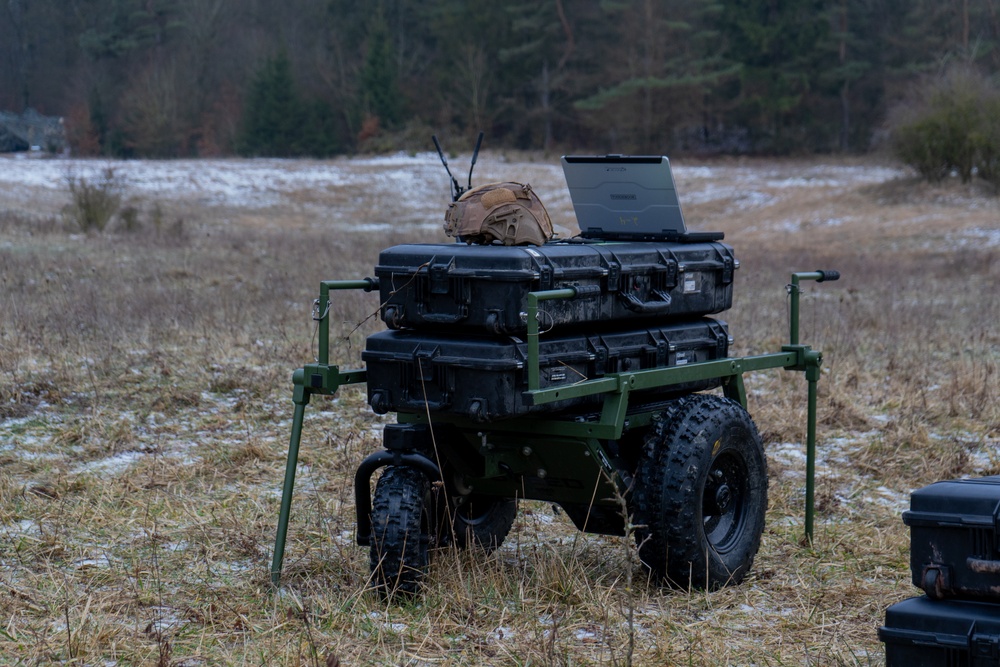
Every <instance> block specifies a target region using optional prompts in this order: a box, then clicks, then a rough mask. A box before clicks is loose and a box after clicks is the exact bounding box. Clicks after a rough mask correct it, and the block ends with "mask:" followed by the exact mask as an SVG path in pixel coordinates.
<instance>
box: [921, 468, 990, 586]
mask: <svg viewBox="0 0 1000 667" xmlns="http://www.w3.org/2000/svg"><path fill="white" fill-rule="evenodd" d="M903 523H905V524H906V525H907V526H909V527H910V570H911V573H912V575H913V585H914V586H916V587H917V588H920V589H923V591H924V592H925V593H927V595H928V596H930V597H932V598H935V599H942V598H962V599H983V600H992V601H995V602H1000V476H993V477H982V478H979V479H959V480H953V481H947V482H937V483H934V484H931V485H929V486H925V487H924V488H922V489H917V490H916V491H914V492H913V493H912V494H910V509H909V510H908V511H906V512H903Z"/></svg>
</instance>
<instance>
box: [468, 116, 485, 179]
mask: <svg viewBox="0 0 1000 667" xmlns="http://www.w3.org/2000/svg"><path fill="white" fill-rule="evenodd" d="M482 145H483V132H482V130H480V131H479V136H478V137H477V138H476V150H474V151H472V164H470V165H469V188H468V189H469V190H471V189H472V170H473V169H475V167H476V159H477V158H478V157H479V147H480V146H482Z"/></svg>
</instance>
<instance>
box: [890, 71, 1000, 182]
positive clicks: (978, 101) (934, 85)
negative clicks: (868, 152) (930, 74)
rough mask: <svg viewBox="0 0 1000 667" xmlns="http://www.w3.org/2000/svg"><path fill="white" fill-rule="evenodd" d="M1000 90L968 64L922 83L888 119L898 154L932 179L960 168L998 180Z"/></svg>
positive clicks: (967, 175) (966, 176)
mask: <svg viewBox="0 0 1000 667" xmlns="http://www.w3.org/2000/svg"><path fill="white" fill-rule="evenodd" d="M998 112H1000V89H998V88H997V86H996V84H994V83H993V82H992V81H991V80H990V79H989V78H987V77H986V76H983V75H982V74H980V73H978V72H976V71H975V70H972V69H971V68H968V67H961V66H959V67H952V68H951V69H949V70H947V71H945V72H944V73H943V74H941V75H938V76H936V77H934V78H931V79H927V80H925V81H924V82H923V83H921V84H919V85H918V86H917V87H916V88H915V90H914V91H913V92H912V94H911V95H910V96H909V99H907V100H905V101H904V103H903V104H901V105H900V106H899V107H898V108H897V109H896V110H895V112H894V113H893V114H892V117H891V119H890V128H891V134H892V146H893V149H894V151H895V153H896V155H897V156H898V157H899V158H900V159H901V160H902V161H903V162H905V163H906V164H908V165H910V166H912V167H913V168H914V169H916V170H917V172H919V173H920V175H921V176H922V177H924V178H925V179H927V180H929V181H940V180H941V179H943V178H945V177H946V176H948V175H950V174H951V173H953V172H955V173H957V174H958V175H959V176H960V177H961V179H962V182H964V183H968V182H969V181H971V180H972V178H973V176H974V175H976V174H978V175H980V176H983V177H984V178H987V179H988V180H990V181H991V182H993V183H994V184H996V183H997V178H998V173H997V172H998V171H1000V162H998V160H1000V113H998Z"/></svg>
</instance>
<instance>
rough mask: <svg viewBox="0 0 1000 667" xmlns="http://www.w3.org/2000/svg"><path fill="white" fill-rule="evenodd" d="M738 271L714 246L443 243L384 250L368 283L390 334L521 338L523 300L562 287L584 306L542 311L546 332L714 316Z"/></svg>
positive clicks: (557, 304)
mask: <svg viewBox="0 0 1000 667" xmlns="http://www.w3.org/2000/svg"><path fill="white" fill-rule="evenodd" d="M738 266H739V263H738V262H737V261H736V258H735V257H734V256H733V249H732V248H731V247H729V246H728V245H726V244H724V243H717V242H704V243H668V242H624V243H605V242H573V243H571V242H557V243H547V244H545V245H544V246H518V247H511V246H499V245H493V246H478V245H465V244H464V243H446V244H411V245H399V246H394V247H392V248H387V249H386V250H383V251H382V252H381V253H380V254H379V262H378V266H376V267H375V275H376V276H377V277H378V279H379V286H380V287H379V290H380V297H381V304H382V306H381V315H382V319H383V321H385V323H386V325H387V326H388V327H389V328H390V329H411V328H412V329H425V330H426V329H441V328H445V327H447V328H448V329H449V331H450V332H452V333H454V332H455V331H457V330H459V329H461V330H467V331H470V332H475V333H491V334H523V333H524V332H525V329H526V325H525V320H524V318H523V317H522V315H521V314H522V313H523V311H524V304H525V297H526V296H527V294H528V292H532V291H541V290H551V289H559V288H564V287H579V288H584V289H585V290H586V291H587V294H588V296H586V297H583V298H576V299H567V300H558V301H551V302H548V303H546V304H545V317H544V320H543V321H542V326H543V327H544V328H550V327H551V328H561V327H565V326H567V325H579V324H584V323H586V324H590V323H600V322H616V323H626V322H628V321H630V320H635V321H636V322H637V323H638V324H637V326H641V322H642V321H650V320H653V319H657V320H669V321H675V322H676V321H679V320H682V319H685V318H692V317H700V316H702V315H711V314H714V313H721V312H722V311H724V310H727V309H728V308H730V307H731V306H732V303H733V278H734V273H735V271H736V268H737V267H738Z"/></svg>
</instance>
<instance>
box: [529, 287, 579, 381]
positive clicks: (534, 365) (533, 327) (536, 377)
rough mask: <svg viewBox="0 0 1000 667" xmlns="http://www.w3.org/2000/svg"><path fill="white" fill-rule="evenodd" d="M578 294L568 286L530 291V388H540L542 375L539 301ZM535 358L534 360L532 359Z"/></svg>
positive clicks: (568, 297) (567, 297) (571, 296)
mask: <svg viewBox="0 0 1000 667" xmlns="http://www.w3.org/2000/svg"><path fill="white" fill-rule="evenodd" d="M574 296H576V289H575V288H572V287H567V288H564V289H554V290H546V291H543V292H528V299H527V302H528V304H527V305H528V313H527V315H528V321H527V325H528V359H529V362H528V390H529V391H531V390H535V389H538V388H539V386H540V377H541V374H540V372H539V367H538V302H539V301H548V300H549V299H572V298H573V297H574ZM532 359H533V360H534V362H532V361H531V360H532Z"/></svg>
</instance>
